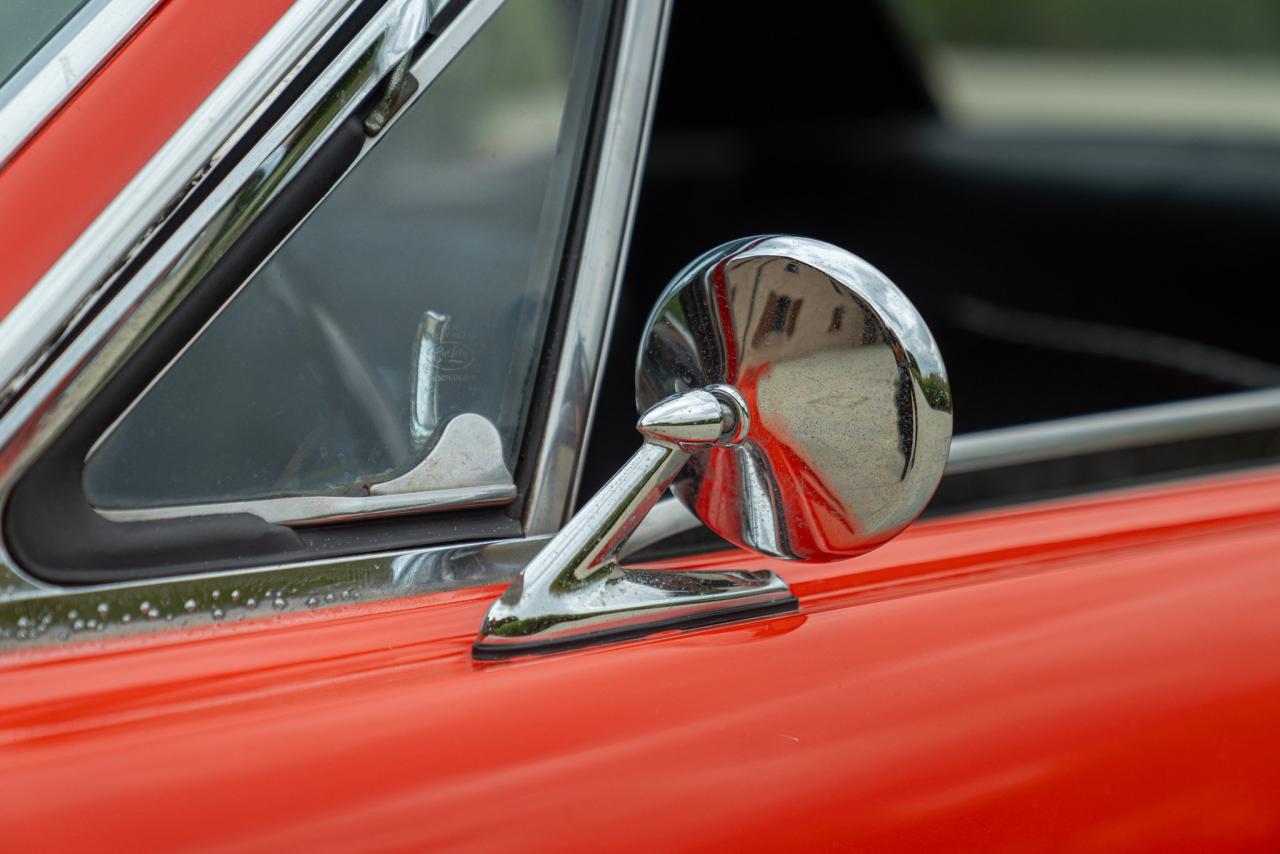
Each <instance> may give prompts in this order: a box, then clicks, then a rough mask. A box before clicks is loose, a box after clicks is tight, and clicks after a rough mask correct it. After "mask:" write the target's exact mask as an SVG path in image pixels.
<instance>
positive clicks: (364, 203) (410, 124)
mask: <svg viewBox="0 0 1280 854" xmlns="http://www.w3.org/2000/svg"><path fill="white" fill-rule="evenodd" d="M603 19H604V15H603V4H594V3H587V2H581V0H520V2H513V3H507V4H506V5H505V6H503V7H502V8H501V9H500V10H499V11H498V12H497V13H496V15H495V16H494V17H493V19H491V20H490V21H489V22H488V23H487V24H486V25H485V26H484V28H483V29H482V30H481V31H480V32H479V34H478V35H477V36H476V37H475V39H474V40H473V41H472V43H471V44H470V45H468V46H467V47H466V48H465V49H464V50H463V51H462V53H461V54H460V56H459V57H458V58H457V59H455V60H454V61H453V63H452V64H451V65H450V66H449V67H448V68H447V69H446V70H445V71H444V72H443V74H442V75H441V76H440V77H439V78H437V79H436V80H435V81H434V82H433V83H432V84H431V86H430V87H429V88H428V90H427V91H426V92H425V93H424V94H423V95H422V97H421V98H420V100H418V101H417V102H416V103H415V104H414V105H413V106H412V107H410V108H409V110H408V111H407V113H406V114H405V115H404V116H403V117H402V118H401V119H400V121H399V122H398V123H397V124H396V125H395V126H393V127H392V128H391V129H390V130H389V131H387V135H386V139H384V140H382V141H381V142H380V143H379V144H378V146H377V147H376V148H375V149H374V150H373V151H372V152H371V153H370V154H369V155H368V156H367V157H366V158H365V159H364V160H362V161H361V162H360V163H359V164H358V165H357V166H356V168H355V169H354V170H353V171H352V173H351V174H350V175H349V176H348V177H347V179H345V180H344V181H343V182H342V183H341V184H340V185H339V186H338V187H337V188H336V189H335V190H334V192H333V193H332V194H331V195H330V196H329V197H328V198H327V199H326V200H325V201H324V202H323V203H322V204H321V206H320V207H319V208H318V209H317V210H316V211H315V212H314V214H313V215H312V216H311V217H310V218H309V219H308V220H307V221H306V222H305V223H304V224H303V225H302V226H301V227H300V228H299V229H298V230H297V231H296V232H295V233H294V234H293V236H292V237H291V238H290V239H289V240H288V241H287V242H286V243H285V244H284V246H283V247H282V248H281V249H280V250H279V251H278V252H277V254H276V255H275V256H274V257H273V258H272V259H271V260H270V261H269V262H268V263H267V264H266V265H265V266H264V267H263V268H261V269H260V271H259V272H258V273H256V274H255V275H254V277H253V278H252V279H251V280H250V282H249V283H248V284H247V285H246V287H245V288H244V289H243V290H242V291H241V292H240V293H239V295H238V296H236V298H235V299H233V300H232V301H231V302H230V303H229V304H228V306H227V307H226V308H225V309H224V310H223V311H222V312H221V313H220V314H219V315H218V316H217V317H215V319H214V320H213V321H212V322H211V323H210V325H209V326H208V327H207V328H206V329H205V331H204V332H202V333H201V335H200V336H199V337H198V338H197V339H196V340H195V341H194V342H193V343H192V344H191V346H190V347H189V348H188V349H187V350H186V351H185V352H184V353H183V354H182V355H180V356H179V357H178V358H177V360H175V362H174V363H173V364H172V365H171V366H170V368H169V369H168V370H167V371H166V372H165V373H164V374H162V375H161V377H160V378H159V380H158V381H156V382H155V383H154V384H153V385H152V387H151V388H150V389H149V390H148V391H147V392H146V393H145V394H144V395H143V396H142V397H141V399H140V400H139V401H138V402H137V403H136V404H135V406H134V407H133V408H132V409H131V411H129V412H128V413H126V415H125V416H124V417H123V419H122V420H121V421H119V422H118V423H117V425H116V426H115V427H114V428H113V430H112V431H110V432H109V433H108V434H107V436H106V438H105V439H104V440H103V441H101V442H100V443H99V445H98V447H97V448H96V449H95V450H94V451H93V452H92V453H91V455H90V459H89V460H88V464H87V466H86V470H85V478H84V480H85V487H86V491H87V494H88V496H89V499H90V501H91V502H92V503H93V504H94V505H95V506H98V507H100V508H104V507H105V508H138V507H150V506H165V505H182V504H190V503H200V502H218V501H228V500H252V499H258V498H270V497H279V496H289V495H358V494H360V493H361V491H362V490H363V489H365V488H366V487H367V486H368V485H369V484H370V483H377V482H381V481H384V480H386V479H388V478H392V477H396V476H398V475H400V474H403V473H404V472H405V471H406V470H409V469H411V468H412V467H413V466H414V465H415V464H416V463H417V462H418V461H419V460H421V459H423V457H424V454H426V453H427V452H428V451H429V450H430V449H431V446H432V443H433V442H434V441H436V440H437V439H438V437H439V435H440V434H441V431H442V430H443V429H444V427H445V426H446V425H447V424H448V423H449V422H450V420H451V419H453V418H455V417H456V416H458V415H462V414H466V413H471V414H475V415H479V416H481V417H483V419H485V420H487V421H488V422H489V423H490V424H492V425H493V426H494V427H496V428H497V435H498V436H499V437H500V443H501V450H500V451H498V452H496V454H497V455H500V456H501V457H502V463H503V464H505V465H506V466H507V468H508V469H510V467H511V466H512V461H513V460H514V458H515V455H516V453H517V451H518V441H519V437H520V435H521V432H522V429H523V424H524V418H525V414H526V410H527V408H528V404H529V401H530V396H531V383H532V380H533V376H534V372H535V369H536V367H537V364H538V354H539V352H540V350H541V344H542V340H543V336H544V328H545V326H546V322H547V317H548V312H549V306H550V300H551V295H552V290H553V278H554V271H555V268H556V261H557V260H558V257H559V246H560V241H561V237H562V233H563V231H564V223H565V219H566V213H567V210H568V202H569V199H570V197H571V194H572V191H573V187H574V183H575V176H576V167H575V166H574V163H573V162H572V160H573V158H574V155H575V152H576V150H577V148H578V146H577V144H576V142H575V140H576V139H578V138H579V137H580V136H581V129H582V127H583V125H584V117H585V115H586V112H587V108H588V106H589V100H590V92H591V86H590V85H583V81H584V80H586V81H588V82H589V81H590V79H591V78H592V77H593V76H594V65H593V63H594V62H595V61H596V57H598V45H599V37H600V34H601V31H602V24H603ZM584 69H585V72H586V73H584ZM446 485H447V484H446Z"/></svg>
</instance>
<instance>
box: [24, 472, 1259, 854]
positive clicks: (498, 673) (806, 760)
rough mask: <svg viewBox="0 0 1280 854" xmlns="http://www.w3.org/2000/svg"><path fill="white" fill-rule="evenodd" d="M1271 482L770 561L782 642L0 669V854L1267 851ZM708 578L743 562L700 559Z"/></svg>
mask: <svg viewBox="0 0 1280 854" xmlns="http://www.w3.org/2000/svg"><path fill="white" fill-rule="evenodd" d="M1277 553H1280V472H1277V471H1275V470H1272V471H1266V472H1262V473H1254V474H1251V475H1245V476H1235V477H1229V478H1220V479H1212V480H1202V481H1198V482H1192V483H1185V484H1179V485H1173V486H1165V487H1161V488H1153V489H1147V490H1140V491H1134V492H1128V493H1117V494H1112V495H1108V496H1101V497H1095V498H1090V499H1084V500H1075V501H1070V502H1061V503H1055V504H1047V505H1042V506H1038V507H1029V508H1022V509H1016V510H1010V511H1002V512H993V513H985V514H980V515H974V516H968V517H959V518H952V519H946V520H938V521H933V522H930V523H927V524H921V525H918V526H915V527H914V528H912V529H910V530H908V531H907V532H906V533H905V534H904V535H903V536H902V537H900V538H899V539H898V540H896V541H894V542H892V543H890V544H889V545H887V546H885V547H884V548H883V549H881V550H880V551H878V552H875V553H873V554H870V555H867V556H866V557H863V558H859V559H857V560H855V561H850V562H848V563H846V564H841V565H837V566H834V567H832V566H826V567H799V566H787V565H781V566H778V565H777V564H773V565H774V566H777V568H779V569H780V570H781V571H782V572H783V573H784V574H785V575H786V576H787V577H788V578H790V579H792V580H793V582H794V584H795V587H796V590H797V592H798V593H799V595H800V598H801V601H802V609H801V612H800V613H798V614H793V615H787V616H780V617H775V618H772V619H768V620H761V621H757V622H753V623H747V624H741V625H736V626H728V627H720V628H716V629H710V630H703V631H698V632H690V633H684V634H676V635H671V636H666V637H657V638H650V639H647V640H644V641H638V642H633V643H629V644H623V645H616V646H612V647H601V648H596V649H591V650H583V651H579V652H574V653H568V654H563V655H559V656H553V657H547V658H541V659H531V660H523V661H518V662H512V663H505V664H486V665H481V664H477V663H475V662H473V661H472V660H471V658H470V655H469V649H470V644H471V641H472V639H473V637H474V631H475V629H476V626H477V625H478V624H479V621H480V618H481V616H482V614H483V612H484V609H485V608H486V606H487V604H488V601H489V599H490V597H492V596H494V595H496V593H497V590H496V589H486V590H473V591H466V592H462V593H454V594H449V595H441V596H432V597H422V598H419V599H414V600H408V601H401V602H394V603H386V604H380V605H361V606H354V607H349V608H341V609H333V610H330V611H318V612H313V613H310V614H306V615H301V616H297V617H291V618H281V619H277V620H267V621H264V622H262V623H257V624H240V625H233V626H232V625H229V626H222V627H216V628H214V629H204V630H199V631H188V632H180V633H172V634H168V635H158V636H154V637H151V638H137V639H129V640H123V641H115V642H110V643H104V644H100V645H96V644H90V645H83V646H77V647H68V648H63V649H56V650H50V651H44V652H36V653H27V654H21V655H10V656H8V657H6V658H4V659H3V660H0V789H2V790H3V792H4V796H3V797H0V827H3V828H4V838H5V844H6V847H10V848H12V849H14V850H26V849H28V848H31V847H34V846H39V847H40V848H41V849H54V850H61V849H69V848H71V847H73V846H75V847H89V846H94V845H98V846H100V845H102V844H104V843H108V842H123V841H127V842H128V843H129V844H130V845H131V846H133V847H135V848H137V849H139V850H153V849H158V848H163V849H172V848H192V849H195V848H198V849H206V850H209V849H226V850H238V851H245V850H263V851H279V850H333V849H343V850H349V849H350V848H352V847H355V846H359V847H364V848H378V849H397V850H401V849H403V850H429V849H434V848H467V849H469V850H481V851H486V850H503V851H510V850H513V849H515V850H529V849H532V850H560V851H563V850H583V851H588V850H589V851H599V850H637V849H654V850H673V849H678V850H687V849H703V850H705V849H709V848H717V849H724V850H742V849H752V850H760V849H773V850H776V849H782V850H792V849H800V848H802V847H805V846H810V845H815V846H816V845H821V846H827V847H832V846H838V847H840V848H845V849H850V850H901V851H932V850H973V849H982V850H993V849H994V850H1017V851H1025V850H1040V849H1045V848H1053V849H1054V850H1087V851H1097V850H1115V849H1126V850H1153V851H1154V850H1160V851H1165V850H1170V849H1176V850H1182V849H1188V848H1190V849H1204V848H1214V849H1215V850H1223V849H1256V850H1276V849H1277V847H1280V731H1278V730H1277V728H1276V726H1275V721H1276V720H1277V717H1278V716H1280V655H1277V654H1276V653H1277V650H1280V620H1278V619H1277V618H1276V614H1277V613H1280V575H1278V574H1277V566H1276V555H1277ZM710 562H714V563H717V564H719V565H735V566H744V565H769V562H768V561H759V560H747V559H745V558H743V557H741V556H736V557H735V556H724V555H722V556H719V557H717V558H715V559H713V560H711V561H710Z"/></svg>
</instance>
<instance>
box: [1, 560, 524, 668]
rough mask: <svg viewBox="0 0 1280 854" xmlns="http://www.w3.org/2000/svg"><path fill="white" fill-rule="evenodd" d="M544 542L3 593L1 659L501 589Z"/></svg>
mask: <svg viewBox="0 0 1280 854" xmlns="http://www.w3.org/2000/svg"><path fill="white" fill-rule="evenodd" d="M545 542H546V538H545V537H533V538H529V539H515V540H494V541H488V542H480V543H467V544H466V545H450V546H438V547H434V548H426V549H416V550H411V551H398V552H390V553H386V554H377V555H361V556H358V557H348V558H335V559H329V560H320V561H312V562H309V563H305V564H284V565H278V566H267V567H260V568H255V569H247V570H236V571H233V572H221V573H210V574H206V575H202V576H198V577H188V578H169V579H155V580H145V581H132V582H117V583H113V584H109V585H99V586H93V587H76V588H69V589H66V590H49V591H41V592H38V593H33V594H28V595H24V596H13V595H10V596H9V597H8V598H6V597H5V595H4V588H3V587H0V653H6V652H11V651H15V650H23V649H39V648H41V647H47V646H49V645H50V644H60V643H67V642H69V641H84V642H89V641H100V640H104V639H107V638H113V637H121V636H125V635H134V634H142V633H148V632H155V631H158V630H168V629H176V628H196V627H200V626H211V625H215V624H221V623H236V622H242V621H247V620H260V619H262V618H264V617H268V618H269V617H272V616H280V615H283V614H290V613H297V612H300V611H303V612H305V611H309V610H313V609H316V608H323V607H333V606H335V605H349V604H353V603H356V602H372V601H378V600H385V599H395V598H402V597H405V596H417V595H423V594H427V593H441V592H445V591H449V590H459V589H462V588H466V587H484V586H488V585H493V584H501V583H505V582H508V581H510V580H511V579H512V578H514V577H515V576H516V574H517V573H519V571H520V570H521V569H522V568H523V567H524V565H525V564H526V563H528V562H529V560H531V559H532V558H533V556H534V555H535V554H537V553H538V551H539V550H540V549H541V548H542V546H543V544H544V543H545Z"/></svg>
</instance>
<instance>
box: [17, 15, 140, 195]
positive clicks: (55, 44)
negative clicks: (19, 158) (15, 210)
mask: <svg viewBox="0 0 1280 854" xmlns="http://www.w3.org/2000/svg"><path fill="white" fill-rule="evenodd" d="M161 2H162V0H90V2H89V3H87V4H85V5H84V6H83V7H81V8H80V9H79V10H77V11H76V13H75V14H74V15H72V16H71V19H70V20H69V21H67V22H66V24H64V25H63V26H62V27H61V28H60V29H59V30H58V31H57V32H56V33H54V34H53V35H52V36H51V37H50V39H49V40H48V41H47V42H45V44H44V45H43V46H42V47H41V48H40V49H39V50H37V51H36V52H35V53H34V54H33V55H32V56H31V58H30V59H28V60H27V61H26V62H25V63H24V64H23V65H22V67H21V68H19V69H18V70H17V71H16V72H14V73H13V75H12V76H11V77H10V78H9V79H8V80H7V81H5V84H4V85H3V86H0V169H3V168H4V166H5V164H7V163H8V162H9V160H10V159H12V157H13V156H14V155H15V154H17V153H18V151H20V150H21V149H22V147H23V146H24V145H26V143H27V141H28V140H29V139H31V137H33V136H35V134H36V132H38V131H39V130H40V128H42V127H44V125H45V123H46V122H48V121H49V119H51V118H53V116H54V115H55V114H56V113H57V112H58V111H59V110H61V109H62V107H63V105H65V104H66V103H67V101H68V100H70V99H71V96H72V95H74V94H75V93H76V92H78V91H79V90H80V87H81V86H83V85H84V84H85V82H86V81H87V80H88V79H89V78H90V77H92V76H93V75H94V74H95V73H97V71H98V69H100V68H102V66H103V65H105V64H106V62H107V60H108V59H110V58H111V57H112V56H114V55H115V53H116V51H117V50H118V49H119V48H120V46H121V45H123V44H124V43H125V42H126V41H128V39H129V38H130V37H131V36H133V34H134V33H136V32H137V31H138V30H139V29H141V28H142V25H143V24H145V23H146V22H147V21H148V20H150V18H151V16H152V15H153V14H154V13H155V11H156V10H157V9H158V8H159V7H160V5H161Z"/></svg>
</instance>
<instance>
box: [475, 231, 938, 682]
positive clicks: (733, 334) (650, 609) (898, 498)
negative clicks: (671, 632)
mask: <svg viewBox="0 0 1280 854" xmlns="http://www.w3.org/2000/svg"><path fill="white" fill-rule="evenodd" d="M636 404H637V408H638V409H639V410H640V412H641V417H640V421H639V424H638V425H637V429H638V430H639V431H640V434H641V436H642V437H643V439H644V442H643V444H642V445H641V448H640V450H639V451H637V452H636V454H635V455H634V456H632V458H631V459H630V460H628V461H627V463H626V464H625V465H624V466H623V467H622V469H620V470H619V472H618V473H617V474H616V475H614V477H613V478H612V479H611V480H610V481H609V482H608V483H607V484H605V486H604V487H603V488H602V489H601V490H600V492H599V493H598V494H597V495H595V496H594V497H593V498H592V499H591V500H590V501H589V502H588V503H587V504H586V505H585V506H584V507H583V508H582V509H581V510H580V511H579V512H578V513H577V514H576V515H575V516H574V517H573V518H572V519H571V520H570V521H569V523H568V524H567V525H566V526H565V527H564V528H563V529H562V530H561V531H560V533H558V534H557V535H556V536H555V537H554V538H552V540H551V541H550V542H549V543H548V544H547V545H546V546H545V547H544V548H543V550H542V551H541V552H540V553H539V554H538V556H537V557H536V558H534V560H533V561H531V562H530V563H529V565H528V566H527V567H526V568H525V570H524V571H523V572H522V573H521V575H520V577H518V578H517V579H516V580H515V581H513V582H512V584H511V586H510V587H509V588H508V589H507V591H506V593H504V594H503V596H502V598H501V599H499V600H498V602H496V603H495V604H494V605H493V607H492V608H491V609H490V611H489V614H488V615H487V617H486V618H485V621H484V623H483V625H482V626H481V631H480V637H479V639H478V640H477V642H476V645H475V648H474V650H475V654H476V656H477V657H480V658H493V657H504V656H508V655H513V654H522V653H532V652H545V651H554V650H557V649H563V648H566V647H567V646H581V645H583V644H589V643H596V642H599V641H602V640H615V639H621V638H624V637H634V636H638V635H643V634H647V633H650V632H653V631H658V630H663V629H668V628H676V627H687V626H692V625H701V624H705V623H708V622H722V621H725V620H731V619H742V618H745V617H747V616H752V615H758V614H762V613H771V612H776V611H779V610H786V609H789V608H794V607H796V600H795V597H794V596H792V595H791V592H790V590H789V589H788V588H787V586H786V584H785V582H783V581H782V579H780V578H779V577H778V576H777V575H775V574H774V573H772V572H734V571H719V572H705V571H700V572H681V571H654V570H639V569H628V568H625V567H623V566H621V565H620V563H619V560H618V554H619V551H620V550H621V548H622V546H623V544H624V543H625V542H626V539H627V537H628V536H630V534H631V533H632V531H634V530H635V527H636V526H637V525H638V524H639V523H640V521H641V519H643V517H644V515H645V514H646V513H647V512H648V511H649V509H650V508H651V507H652V506H653V505H654V503H655V502H656V501H657V500H658V498H659V497H660V496H661V495H662V493H663V492H664V491H665V490H666V489H667V488H668V486H670V487H671V488H672V491H673V492H674V493H675V495H676V497H677V498H679V499H680V501H682V502H683V503H684V504H685V505H686V506H687V507H688V508H689V509H690V510H692V511H693V512H694V513H695V514H696V515H697V516H698V517H699V518H700V519H701V520H702V521H703V523H704V524H706V525H707V527H709V528H710V529H711V530H713V531H714V532H716V533H717V534H719V535H720V536H722V537H724V538H725V539H727V540H729V541H731V542H734V543H736V544H738V545H740V546H743V547H745V548H747V549H751V550H753V551H756V552H759V553H761V554H764V555H768V556H771V557H776V558H780V559H784V560H803V561H832V560H841V559H845V558H850V557H854V556H856V555H859V554H862V553H864V552H867V551H869V550H871V549H873V548H876V547H877V546H879V545H881V544H883V543H885V542H887V541H888V540H889V539H890V538H892V537H893V536H895V535H896V534H897V533H899V532H900V531H901V530H902V529H903V528H905V527H906V526H907V525H908V524H910V523H911V522H912V521H913V520H914V519H915V518H916V517H917V516H919V514H920V512H921V511H922V510H923V509H924V507H925V504H926V503H927V502H928V500H929V498H930V497H932V495H933V492H934V490H935V489H936V488H937V485H938V481H939V480H940V479H941V477H942V471H943V468H944V467H945V465H946V461H947V455H948V451H949V448H950V442H951V424H952V418H951V396H950V388H949V385H948V382H947V374H946V368H945V367H944V365H943V362H942V357H941V354H940V353H939V352H938V347H937V344H936V343H935V342H934V340H933V336H932V335H931V334H930V333H929V329H928V327H927V326H926V325H925V323H924V320H923V319H922V318H921V317H920V315H919V313H918V312H917V311H916V310H915V308H914V307H913V306H912V305H911V303H910V302H909V301H908V300H907V298H906V297H905V296H904V295H903V294H902V292H901V291H899V290H898V289H897V288H896V287H895V286H894V285H893V283H892V282H890V281H889V279H888V278H886V277H885V276H884V274H882V273H880V271H878V270H876V269H875V268H874V267H872V266H871V265H870V264H867V263H866V262H865V261H862V260H861V259H859V258H858V257H856V256H855V255H852V254H851V253H849V252H846V251H845V250H843V249H840V248H838V247H835V246H832V245H831V244H828V243H823V242H821V241H816V240H809V239H805V238H799V237H788V236H764V237H750V238H744V239H742V240H736V241H733V242H731V243H727V244H725V245H723V246H720V247H718V248H716V249H714V250H712V251H710V252H708V253H706V254H705V255H703V256H702V257H700V258H698V259H697V260H696V261H694V262H693V263H692V264H690V265H689V266H688V267H686V268H685V269H684V270H683V271H681V272H680V273H679V274H678V275H677V276H676V277H675V279H673V280H672V282H671V283H670V284H669V285H668V286H667V288H666V290H665V291H663V293H662V296H661V297H660V298H659V299H658V303H657V306H656V307H655V309H654V311H653V313H652V314H651V315H650V317H649V321H648V323H647V324H646V327H645V332H644V335H643V337H642V340H641V348H640V355H639V359H638V361H637V366H636Z"/></svg>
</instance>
